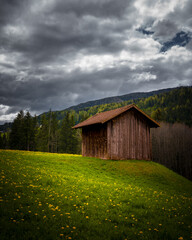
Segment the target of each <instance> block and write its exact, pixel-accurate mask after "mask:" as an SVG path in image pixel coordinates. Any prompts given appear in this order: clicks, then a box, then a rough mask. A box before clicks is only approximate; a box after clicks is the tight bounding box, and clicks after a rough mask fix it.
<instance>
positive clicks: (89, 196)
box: [0, 150, 192, 240]
mask: <svg viewBox="0 0 192 240" xmlns="http://www.w3.org/2000/svg"><path fill="white" fill-rule="evenodd" d="M0 168H1V181H0V221H1V222H0V226H1V229H0V231H1V239H2V240H5V239H31V240H33V239H41V240H43V239H46V240H47V239H50V240H51V239H81V240H84V239H87V240H89V239H90V240H92V239H94V240H100V239H101V240H103V239H105V240H111V239H112V240H113V239H114V240H125V239H132V240H134V239H146V240H150V239H151V240H152V239H155V240H157V239H159V240H162V239H166V240H172V239H174V240H175V239H190V237H191V236H192V235H191V219H192V212H191V200H192V183H191V182H190V181H188V180H186V179H184V178H183V177H181V176H179V175H177V174H176V173H174V172H172V171H170V170H168V169H167V168H165V167H163V166H162V165H159V164H157V163H154V162H148V161H136V160H127V161H111V160H101V159H95V158H84V157H82V156H80V155H67V154H50V153H41V152H24V151H3V150H1V151H0Z"/></svg>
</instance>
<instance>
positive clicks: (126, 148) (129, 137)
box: [73, 104, 160, 160]
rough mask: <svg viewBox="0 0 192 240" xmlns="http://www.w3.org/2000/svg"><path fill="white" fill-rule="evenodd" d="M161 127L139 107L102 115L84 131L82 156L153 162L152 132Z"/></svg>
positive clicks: (86, 124) (88, 122)
mask: <svg viewBox="0 0 192 240" xmlns="http://www.w3.org/2000/svg"><path fill="white" fill-rule="evenodd" d="M159 126H160V125H159V124H158V123H157V122H156V121H155V120H153V119H152V118H151V117H149V116H148V115H147V114H145V113H144V112H143V111H142V110H140V109H139V108H138V107H137V106H136V105H135V104H131V105H128V106H125V107H121V108H118V109H115V110H111V111H106V112H102V113H98V114H96V115H94V116H92V117H90V118H88V119H87V120H85V121H83V122H81V123H79V124H77V125H75V126H74V127H73V128H82V155H83V156H88V157H98V158H103V159H117V160H118V159H145V160H150V159H151V141H150V128H157V127H159Z"/></svg>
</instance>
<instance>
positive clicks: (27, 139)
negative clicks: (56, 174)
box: [0, 110, 81, 153]
mask: <svg viewBox="0 0 192 240" xmlns="http://www.w3.org/2000/svg"><path fill="white" fill-rule="evenodd" d="M74 125H75V122H74V116H73V114H70V113H69V112H67V113H66V114H65V117H64V118H63V119H62V120H61V121H59V120H58V119H57V116H56V113H55V112H52V111H51V110H50V111H49V112H48V113H47V114H43V115H42V116H41V117H40V119H38V118H37V117H36V116H35V117H32V116H31V114H30V113H29V112H26V113H24V112H23V111H20V112H19V113H18V114H17V117H16V118H15V119H14V121H13V123H12V126H11V129H10V131H7V132H6V133H3V134H1V135H0V148H1V149H17V150H27V151H41V152H53V153H54V152H55V153H80V152H81V133H80V130H73V129H72V126H74Z"/></svg>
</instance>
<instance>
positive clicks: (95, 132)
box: [82, 124, 108, 159]
mask: <svg viewBox="0 0 192 240" xmlns="http://www.w3.org/2000/svg"><path fill="white" fill-rule="evenodd" d="M82 136H83V141H82V155H83V156H88V157H98V158H105V159H106V158H107V157H108V156H107V125H106V124H104V125H95V126H94V127H91V126H88V127H84V128H83V129H82Z"/></svg>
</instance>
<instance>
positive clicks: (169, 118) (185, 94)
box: [0, 87, 192, 132]
mask: <svg viewBox="0 0 192 240" xmlns="http://www.w3.org/2000/svg"><path fill="white" fill-rule="evenodd" d="M133 102H134V103H136V104H137V105H138V106H139V107H140V108H141V109H142V110H144V111H146V112H147V113H148V114H149V115H151V116H152V117H153V118H154V119H156V120H160V121H166V122H170V123H174V122H181V123H185V124H187V125H191V124H192V87H179V88H167V89H161V90H157V91H152V92H138V93H130V94H126V95H122V96H114V97H109V98H103V99H99V100H95V101H88V102H85V103H81V104H78V105H76V106H72V107H70V108H67V109H64V110H60V111H53V112H54V113H55V114H56V117H57V119H58V120H59V121H60V122H61V121H62V120H63V119H64V117H65V116H66V113H67V112H69V113H70V115H73V117H74V120H75V123H76V124H77V123H79V122H81V121H83V120H85V119H86V118H88V117H90V116H92V115H94V114H96V113H98V112H103V111H107V110H111V109H115V108H118V107H121V106H125V105H127V104H131V103H133ZM47 108H49V106H48V107H47ZM48 114H49V113H48V112H45V113H42V114H40V115H39V116H38V121H39V122H40V121H41V118H42V116H43V115H48ZM11 126H12V123H5V124H4V125H0V131H2V132H6V131H7V130H8V129H9V128H11Z"/></svg>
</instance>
